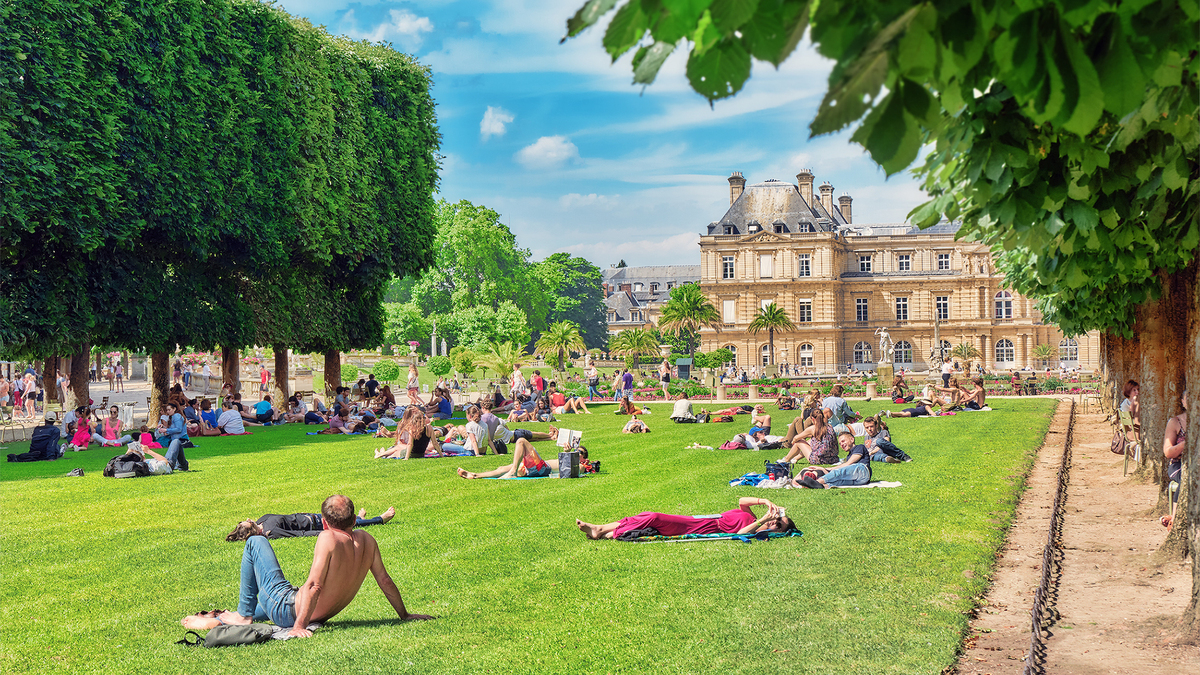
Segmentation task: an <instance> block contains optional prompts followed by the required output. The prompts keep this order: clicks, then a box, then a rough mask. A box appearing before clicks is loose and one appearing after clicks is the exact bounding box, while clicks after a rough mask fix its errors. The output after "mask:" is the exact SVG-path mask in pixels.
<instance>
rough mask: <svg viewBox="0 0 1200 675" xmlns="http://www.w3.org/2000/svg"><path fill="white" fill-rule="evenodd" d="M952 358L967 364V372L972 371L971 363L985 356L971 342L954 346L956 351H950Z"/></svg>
mask: <svg viewBox="0 0 1200 675" xmlns="http://www.w3.org/2000/svg"><path fill="white" fill-rule="evenodd" d="M950 356H951V357H953V358H956V359H960V360H961V361H963V362H964V363H965V364H966V367H967V370H968V371H970V367H971V362H972V361H974V360H976V359H978V358H981V357H982V356H983V354H981V353H980V352H979V349H978V348H977V347H976V346H975V345H973V344H971V343H970V342H960V343H958V344H957V345H954V349H951V350H950Z"/></svg>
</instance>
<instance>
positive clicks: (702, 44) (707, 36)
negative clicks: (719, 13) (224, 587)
mask: <svg viewBox="0 0 1200 675" xmlns="http://www.w3.org/2000/svg"><path fill="white" fill-rule="evenodd" d="M720 39H721V31H720V30H718V29H717V28H716V26H714V25H713V18H712V14H710V13H709V12H705V13H704V16H701V17H700V22H699V23H697V24H696V31H695V32H694V33H692V53H694V54H703V53H704V52H706V51H708V50H709V49H711V48H712V46H713V45H715V44H717V41H718V40H720Z"/></svg>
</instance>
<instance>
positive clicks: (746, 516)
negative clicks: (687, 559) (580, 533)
mask: <svg viewBox="0 0 1200 675" xmlns="http://www.w3.org/2000/svg"><path fill="white" fill-rule="evenodd" d="M755 520H758V519H757V518H755V517H754V514H753V513H750V512H749V511H743V510H741V509H733V510H732V511H726V512H725V513H722V514H721V517H720V518H695V517H693V516H673V515H671V514H669V513H652V512H649V511H644V512H642V513H639V514H637V515H636V516H629V517H627V518H622V519H621V524H620V525H618V526H617V529H616V530H615V531H614V532H613V537H619V536H621V535H622V534H623V533H625V532H628V531H629V530H640V529H643V528H647V527H653V528H654V529H656V530H658V532H659V534H662V535H664V536H668V537H672V536H675V535H678V534H735V533H737V532H738V531H739V530H741V529H742V528H743V527H746V526H747V525H749V524H751V523H753V522H754V521H755Z"/></svg>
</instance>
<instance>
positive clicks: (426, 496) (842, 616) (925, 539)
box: [0, 399, 1054, 674]
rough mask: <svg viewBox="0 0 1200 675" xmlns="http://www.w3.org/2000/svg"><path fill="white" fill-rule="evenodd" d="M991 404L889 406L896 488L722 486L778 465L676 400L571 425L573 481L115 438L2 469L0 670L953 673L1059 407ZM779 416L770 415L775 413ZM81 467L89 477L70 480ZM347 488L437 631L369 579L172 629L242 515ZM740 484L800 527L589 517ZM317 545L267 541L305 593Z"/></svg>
mask: <svg viewBox="0 0 1200 675" xmlns="http://www.w3.org/2000/svg"><path fill="white" fill-rule="evenodd" d="M992 404H993V405H994V406H995V407H996V408H997V410H996V411H995V412H991V413H982V414H959V415H958V416H955V417H947V418H939V419H924V420H899V419H898V420H893V421H892V423H891V425H890V426H891V427H892V430H893V437H894V439H895V441H896V443H897V444H898V445H899V446H900V447H901V448H903V449H905V450H906V451H907V452H908V453H909V454H911V455H912V456H913V457H914V458H915V459H916V461H914V462H912V463H910V464H901V465H891V464H888V465H884V464H876V465H874V467H873V468H874V471H875V477H876V478H877V479H882V480H899V481H903V482H904V487H901V488H897V489H883V490H826V491H823V492H815V491H808V490H787V491H783V490H756V489H755V488H748V487H743V488H730V487H728V484H727V482H728V481H729V480H730V479H732V478H735V477H737V476H740V475H741V474H742V473H745V472H747V471H752V470H759V471H761V469H762V466H763V460H765V459H774V458H775V457H777V456H778V454H777V453H776V452H751V451H746V450H741V451H721V450H716V451H709V450H684V449H683V446H685V445H688V444H689V443H691V442H692V441H694V440H695V441H700V442H701V443H703V444H706V445H712V446H718V445H720V443H721V442H722V441H723V440H726V439H727V438H729V437H730V436H732V435H733V434H734V433H735V432H738V431H743V430H745V428H746V426H747V424H746V421H747V420H748V417H738V418H737V420H738V421H737V422H736V423H734V424H713V425H674V424H671V423H670V422H669V420H667V419H666V415H667V413H668V411H669V408H668V406H666V405H665V404H659V405H655V406H653V408H654V414H653V415H651V416H649V417H647V421H648V422H649V424H650V426H651V428H652V430H653V433H652V434H650V435H649V436H622V435H620V434H619V433H618V432H619V430H620V428H621V426H622V424H623V422H624V418H619V417H615V416H613V415H611V414H601V413H607V412H608V411H611V410H612V408H611V406H597V408H596V410H597V413H598V414H596V415H592V416H568V417H567V418H566V419H565V420H563V421H562V422H561V423H560V426H566V427H569V428H580V429H583V430H584V431H585V434H584V442H585V444H586V445H587V446H588V447H589V448H590V449H591V451H592V456H593V458H598V459H600V460H601V462H602V465H603V473H601V474H599V475H596V476H589V477H587V478H583V479H580V480H573V481H560V480H540V481H491V480H481V481H464V480H461V479H459V478H457V477H456V476H455V475H454V468H455V467H456V466H458V465H462V466H464V467H466V468H468V469H490V468H494V467H495V466H497V465H498V464H499V462H498V460H497V459H496V458H495V457H486V458H469V459H429V460H417V461H408V462H403V461H396V460H374V459H372V458H371V452H370V451H371V449H372V448H374V447H376V446H377V445H378V442H377V441H375V440H374V439H370V438H361V437H353V438H345V439H339V438H333V437H323V436H322V437H314V436H305V435H303V434H304V429H303V428H301V427H297V426H290V425H289V426H285V427H275V428H255V429H254V435H253V436H245V437H237V438H205V439H199V440H198V443H199V445H200V447H199V448H197V449H195V450H192V451H189V459H190V460H191V463H192V467H193V471H192V472H190V473H184V474H175V475H171V476H163V477H151V478H140V479H126V480H113V479H106V478H102V477H101V475H100V470H101V468H102V467H103V465H104V463H105V462H106V460H107V459H108V458H109V457H111V456H112V455H113V454H114V453H113V452H112V451H110V450H105V449H92V450H90V451H88V452H83V453H74V454H69V455H68V456H67V457H65V458H64V459H63V460H60V461H57V462H39V463H33V464H5V465H4V470H3V474H2V475H0V489H2V490H3V498H4V502H3V503H4V509H3V516H2V523H0V525H2V527H0V552H2V555H0V577H2V578H3V581H4V583H3V591H0V671H3V672H5V673H27V672H29V673H47V672H84V671H86V672H112V673H135V672H137V673H173V672H179V673H200V672H204V673H221V672H251V671H253V672H280V673H284V672H289V673H291V672H302V673H306V672H327V673H336V672H380V673H397V672H415V673H460V672H462V673H475V672H503V673H509V672H520V673H567V672H570V673H616V672H626V673H629V672H655V673H676V672H711V673H735V672H736V673H764V672H777V671H778V672H799V673H871V674H874V673H939V672H941V671H942V669H943V668H944V667H946V666H947V665H949V664H950V663H951V662H952V661H953V659H954V656H955V653H956V650H957V649H958V646H959V642H960V639H961V636H962V633H963V631H964V627H965V625H966V624H965V616H964V612H967V611H969V610H970V609H971V608H972V607H973V598H976V597H978V596H979V595H980V594H981V593H983V592H984V590H985V589H986V586H987V577H988V575H989V570H990V569H991V566H992V563H993V558H994V553H995V550H996V549H997V547H998V546H999V545H1000V543H1001V540H1002V537H1003V533H1004V528H1005V527H1006V525H1007V523H1008V522H1009V519H1010V518H1011V516H1012V513H1013V509H1014V506H1015V503H1016V499H1017V497H1018V493H1019V489H1020V486H1019V482H1020V481H1019V477H1020V476H1021V475H1022V474H1023V472H1024V469H1025V467H1027V466H1028V463H1029V462H1030V460H1031V458H1032V453H1033V452H1034V451H1035V450H1036V448H1037V447H1038V445H1039V444H1040V442H1041V439H1042V437H1043V436H1044V434H1045V432H1046V429H1047V427H1048V425H1049V414H1050V412H1051V410H1052V407H1053V405H1054V402H1053V401H1050V400H1045V399H1033V400H994V401H992ZM854 407H855V408H856V409H860V410H862V411H866V412H873V411H875V410H878V409H879V408H880V402H879V401H876V402H875V403H873V404H866V403H861V402H860V403H857V404H855V405H854ZM790 418H791V413H777V414H776V418H775V426H776V428H777V429H782V428H783V427H784V426H785V424H786V421H787V420H789V419H790ZM521 426H526V427H528V428H532V429H544V428H545V425H544V424H543V425H536V424H530V425H521ZM311 428H312V427H310V429H311ZM540 445H542V446H545V450H546V453H547V454H550V453H551V452H552V449H551V447H550V444H548V443H545V444H540ZM23 450H24V448H22V447H20V444H10V445H9V449H8V450H6V451H5V452H20V451H23ZM77 466H78V467H83V468H84V469H85V470H86V472H87V475H86V476H85V477H83V478H68V477H65V474H66V473H67V472H68V471H69V470H70V469H72V468H74V467H77ZM334 492H341V493H344V494H346V495H349V496H350V497H351V498H352V499H354V501H355V504H356V506H363V507H366V509H367V511H368V512H369V513H370V515H376V514H377V513H379V512H380V511H382V510H383V509H385V508H386V507H388V506H389V505H394V506H395V507H396V509H397V511H398V515H397V517H396V519H395V520H394V521H393V522H392V523H391V524H388V525H384V526H377V527H372V528H370V530H369V531H370V532H371V533H372V534H373V535H374V536H375V537H376V538H377V539H378V540H379V542H380V545H381V548H382V551H383V555H384V561H385V563H386V564H387V565H388V568H389V571H390V572H391V574H392V577H393V579H395V581H396V583H397V585H398V586H399V588H400V591H401V593H403V595H404V599H405V601H406V603H407V604H408V606H409V609H410V610H411V611H413V612H422V613H429V614H435V615H437V617H438V619H437V620H436V621H430V622H419V623H405V624H401V623H398V622H397V621H396V619H395V615H394V613H393V612H392V611H391V609H390V607H389V606H388V604H387V601H386V600H385V599H384V597H383V594H382V593H380V592H379V591H378V589H377V588H375V584H374V582H373V581H371V580H370V579H368V580H367V581H366V582H365V583H364V586H363V591H362V593H361V595H360V596H359V598H358V599H357V600H356V601H355V602H354V603H353V604H352V605H351V606H350V607H349V608H347V610H346V611H344V612H343V613H342V614H341V615H340V616H338V617H337V618H336V619H334V620H333V621H332V622H330V623H329V624H328V625H327V626H326V627H325V628H324V629H323V630H321V631H320V632H318V633H317V634H316V635H315V636H314V637H313V638H311V639H308V640H294V641H289V642H286V643H270V644H266V645H259V646H253V647H245V648H238V649H224V650H202V649H186V648H184V647H181V646H176V645H175V644H173V643H174V642H175V641H176V640H178V639H180V638H181V637H182V636H183V633H184V630H183V629H182V627H181V626H180V625H179V624H178V620H179V618H180V617H181V616H183V615H184V614H187V613H190V612H194V611H197V610H201V609H209V608H214V607H218V608H235V607H236V599H237V598H236V594H237V571H238V563H239V560H240V557H241V553H242V546H241V545H239V544H228V543H225V541H224V535H225V534H226V533H227V532H228V531H229V530H230V529H231V528H232V527H233V525H234V524H235V523H236V521H238V520H239V519H241V518H245V517H250V518H255V517H258V516H259V515H261V514H263V513H290V512H293V511H316V510H318V508H319V506H320V502H321V500H322V499H324V498H325V497H326V496H327V495H329V494H331V493H334ZM742 495H756V496H764V497H767V498H769V499H771V500H773V501H775V502H776V503H779V504H781V505H783V506H786V507H787V509H788V513H789V515H791V516H793V517H794V518H795V519H796V521H797V523H798V524H799V526H800V527H801V529H803V530H804V536H803V537H801V538H792V539H781V540H773V541H770V542H765V543H763V542H759V543H754V544H750V545H747V544H742V543H736V542H708V543H647V544H629V543H623V542H611V541H605V542H594V541H588V540H587V539H586V538H584V536H583V535H582V534H581V533H580V532H579V531H578V530H576V529H575V527H574V519H575V518H576V517H579V518H583V519H584V520H590V521H593V522H598V523H599V522H608V521H611V520H616V519H618V518H620V517H622V516H625V515H631V514H635V513H637V512H639V511H644V510H646V511H664V512H672V513H684V514H702V513H715V512H720V511H724V510H727V509H729V508H733V507H734V504H735V503H736V500H737V498H738V497H739V496H742ZM313 542H314V540H313V539H309V538H306V539H291V540H287V539H285V540H278V541H276V542H275V543H274V545H275V550H276V552H277V553H278V556H279V559H280V562H281V564H282V566H283V569H284V572H285V573H286V574H287V575H288V577H289V579H290V580H291V581H292V582H293V583H297V584H298V583H301V582H302V581H303V579H304V577H305V574H306V573H307V569H308V565H309V563H310V562H311V557H312V548H313ZM251 658H252V659H254V660H253V662H248V661H247V659H251Z"/></svg>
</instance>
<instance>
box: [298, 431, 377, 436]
mask: <svg viewBox="0 0 1200 675" xmlns="http://www.w3.org/2000/svg"><path fill="white" fill-rule="evenodd" d="M304 435H305V436H366V433H364V432H362V431H354V432H351V433H348V434H323V433H321V432H319V431H307V432H305V433H304Z"/></svg>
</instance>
